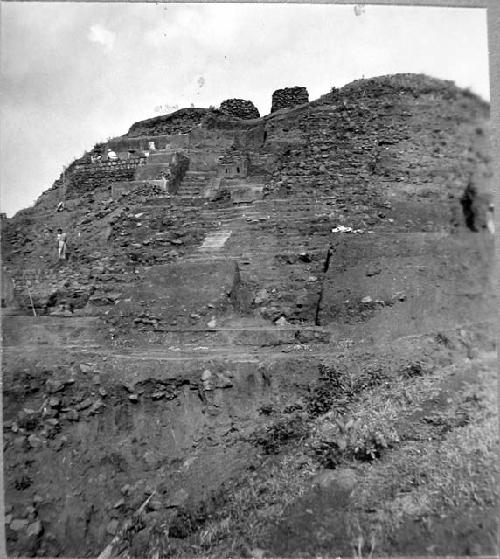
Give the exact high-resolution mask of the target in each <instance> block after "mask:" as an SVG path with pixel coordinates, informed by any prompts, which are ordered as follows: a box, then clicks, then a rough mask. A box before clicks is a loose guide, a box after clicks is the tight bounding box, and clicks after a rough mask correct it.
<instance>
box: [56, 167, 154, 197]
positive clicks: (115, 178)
mask: <svg viewBox="0 0 500 559" xmlns="http://www.w3.org/2000/svg"><path fill="white" fill-rule="evenodd" d="M145 161H146V158H145V157H134V158H131V159H127V160H124V161H100V162H96V163H76V164H75V165H74V166H73V167H72V169H71V171H69V172H67V173H66V177H65V179H66V196H67V197H68V198H74V197H76V196H80V195H81V194H82V193H84V192H91V191H93V190H95V189H97V188H101V187H103V186H106V185H107V184H110V183H111V182H119V181H130V180H133V179H134V173H135V170H136V168H137V167H138V166H139V165H143V164H144V163H145ZM61 186H62V177H61V178H59V179H58V180H57V181H56V182H55V183H54V187H56V188H60V187H61Z"/></svg>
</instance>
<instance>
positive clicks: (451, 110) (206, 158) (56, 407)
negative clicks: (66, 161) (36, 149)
mask: <svg viewBox="0 0 500 559" xmlns="http://www.w3.org/2000/svg"><path fill="white" fill-rule="evenodd" d="M272 101H273V103H272V109H271V113H270V114H268V115H264V116H262V117H261V116H259V113H258V111H257V109H256V108H255V107H254V105H253V103H252V102H251V101H247V100H242V99H229V100H227V101H225V102H223V103H222V104H221V106H220V108H218V109H214V108H186V109H180V110H178V111H175V112H173V113H171V114H168V115H162V116H157V117H154V118H150V119H148V120H145V121H142V122H136V123H134V124H133V125H132V126H131V127H130V128H129V130H128V132H126V133H125V134H123V135H121V136H118V137H115V138H111V139H109V140H108V141H107V142H104V143H100V144H96V145H95V146H94V147H93V148H92V149H90V150H89V151H88V152H87V153H85V154H84V155H83V156H82V157H81V158H79V159H77V160H76V161H73V162H72V163H71V164H70V165H69V166H68V167H67V168H66V170H65V172H64V174H62V175H61V177H60V178H58V179H57V180H56V181H55V182H54V184H53V185H52V187H51V188H49V189H48V190H46V191H45V192H44V193H43V194H42V195H41V196H40V198H39V199H38V200H37V202H36V203H35V204H34V206H33V207H31V208H27V209H25V210H22V211H20V212H18V213H17V214H16V215H15V216H14V217H13V218H10V219H1V225H2V257H3V262H2V311H3V314H4V324H3V334H4V347H3V386H4V393H3V402H4V404H3V409H4V479H5V502H6V509H5V512H6V538H7V547H8V550H9V552H10V553H12V554H13V555H24V556H77V555H79V554H80V555H81V554H85V555H86V556H99V554H100V553H102V552H104V555H105V556H106V557H108V558H110V559H111V558H115V559H118V557H122V558H123V557H125V556H127V557H161V556H177V557H181V556H199V557H201V556H209V555H210V556H214V557H216V556H230V555H231V556H256V555H257V551H256V550H258V553H261V552H262V553H261V554H263V553H266V554H268V555H269V556H299V555H301V556H302V555H304V556H305V555H307V554H314V555H318V556H319V555H327V554H328V555H332V556H349V555H351V554H352V550H353V549H356V550H358V547H355V544H356V545H357V543H356V542H359V539H358V540H353V539H352V538H353V537H354V536H352V535H353V534H354V535H355V536H356V537H358V535H359V532H358V531H356V530H359V529H360V526H361V528H362V529H363V530H365V532H364V538H365V541H368V539H369V538H368V534H376V537H377V539H376V546H377V547H376V548H375V552H378V553H380V554H381V555H408V554H412V553H413V554H419V555H425V554H427V553H432V554H436V555H443V556H444V555H449V556H455V555H468V554H470V552H471V550H475V551H474V552H476V551H477V553H478V554H483V555H491V554H492V553H493V551H494V550H493V551H492V549H491V546H490V542H491V541H493V540H492V537H491V534H492V524H491V522H489V520H488V519H490V520H491V518H493V512H492V511H493V509H494V508H496V506H495V503H493V501H494V499H493V497H492V495H493V494H494V491H495V489H494V487H493V484H494V481H495V480H494V479H493V478H494V476H493V475H491V472H492V471H493V470H494V467H495V466H494V464H496V459H497V457H496V455H495V457H494V458H495V460H493V458H492V455H493V454H494V453H493V451H492V450H491V449H493V448H494V444H495V443H494V441H492V440H490V439H491V437H493V436H494V434H495V430H494V428H493V427H492V425H491V424H490V423H488V422H491V421H493V419H494V413H491V414H490V413H489V412H488V413H485V410H487V409H490V408H491V405H490V404H491V402H490V401H489V400H487V399H488V398H491V396H490V395H491V394H492V393H493V391H492V390H491V389H489V388H488V385H487V384H486V383H487V382H490V378H491V377H492V375H493V371H494V369H493V368H492V362H493V357H492V356H493V352H494V345H493V340H494V336H493V334H492V332H493V331H494V325H495V323H496V321H495V317H494V309H495V308H496V305H495V304H494V290H493V288H492V285H491V280H490V271H491V268H492V254H493V253H492V249H493V235H491V231H493V224H492V214H493V212H492V206H491V202H492V200H491V195H490V193H489V192H490V190H491V185H490V182H491V176H492V173H491V154H490V145H489V135H488V130H489V106H488V104H487V103H485V102H484V101H482V100H481V99H479V98H478V97H476V96H475V95H473V94H471V93H470V92H468V91H466V90H462V89H459V88H457V87H455V85H454V84H453V83H450V82H447V81H442V80H437V79H434V78H430V77H427V76H424V75H415V74H397V75H394V76H381V77H378V78H372V79H367V80H358V81H355V82H353V83H351V84H348V85H346V86H344V87H342V88H339V89H333V88H332V90H331V91H330V92H328V93H326V94H325V95H323V96H322V97H320V98H319V99H316V100H312V101H310V102H309V99H308V93H307V90H306V89H305V88H301V87H292V88H285V89H281V90H278V91H276V92H275V93H274V94H273V96H272ZM110 152H113V153H114V154H115V155H114V156H113V158H110V157H109V156H108V154H109V153H110ZM471 184H473V187H472V186H470V185H471ZM61 202H64V203H63V204H62V205H61V204H60V203H61ZM58 208H59V210H60V211H57V210H58ZM58 229H61V230H62V231H64V233H65V234H66V235H67V254H66V259H64V260H61V261H58V256H57V245H56V243H55V239H56V235H57V230H58ZM472 384H473V385H472ZM488 406H490V407H488ZM464 441H465V442H464ZM457 448H458V449H459V452H457ZM457 456H459V459H457ZM442 472H446V475H443V474H442ZM448 472H453V475H452V476H451V477H450V476H449V475H448ZM471 472H472V474H471ZM361 480H362V481H363V483H361V482H360V481H361ZM419 480H420V481H419ZM422 480H425V483H423V482H422ZM471 480H473V483H474V484H476V485H474V487H473V489H474V490H472V489H471V490H470V491H469V490H468V489H467V490H466V491H463V492H459V491H456V487H459V486H460V487H467V488H468V487H469V486H470V483H471ZM477 480H482V481H481V482H479V481H477ZM488 484H490V485H488ZM471 487H472V486H471ZM361 489H362V490H361ZM381 495H382V497H381ZM450 495H453V499H455V500H456V502H451V501H452V500H451V499H449V496H450ZM346 510H348V511H349V514H346ZM304 511H306V512H307V514H305V513H304ZM309 511H311V512H309ZM373 511H375V512H373ZM402 511H404V514H403V512H402ZM464 511H466V512H464ZM351 513H352V514H351ZM466 513H467V514H466ZM352 518H355V519H357V520H359V523H358V525H354V524H353V525H351V524H349V522H350V521H351V520H352ZM423 519H425V522H424V521H423ZM430 525H432V526H433V527H434V528H435V531H434V532H432V533H431V532H428V531H426V530H427V528H426V527H427V526H430ZM249 526H252V530H253V531H252V532H251V533H248V527H249ZM443 534H444V535H443ZM447 534H452V536H448V535H447ZM457 534H458V535H457ZM470 534H475V535H474V538H476V534H477V539H474V541H473V542H472V543H471V541H470V538H471V536H470ZM409 542H411V543H409ZM472 545H475V546H476V547H471V546H472ZM489 546H490V547H489ZM359 549H361V548H359ZM262 550H264V551H262ZM371 551H373V549H372V550H371ZM371 551H370V549H369V548H368V547H366V546H365V547H363V548H362V549H361V551H360V554H361V552H365V553H366V555H369V554H370V553H371ZM104 555H103V556H104Z"/></svg>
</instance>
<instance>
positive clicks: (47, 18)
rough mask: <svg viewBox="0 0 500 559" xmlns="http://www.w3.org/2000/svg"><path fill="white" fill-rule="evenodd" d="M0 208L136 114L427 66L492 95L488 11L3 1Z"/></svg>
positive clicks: (23, 197)
mask: <svg viewBox="0 0 500 559" xmlns="http://www.w3.org/2000/svg"><path fill="white" fill-rule="evenodd" d="M1 10H2V13H1V16H2V17H1V74H2V76H1V77H2V80H1V93H2V115H1V126H2V129H1V132H2V133H1V152H0V153H1V194H2V196H1V207H2V211H5V212H7V214H8V215H9V216H11V215H12V214H13V213H15V212H16V211H18V210H19V209H21V208H24V207H27V206H29V205H31V204H32V203H33V201H34V200H35V199H36V198H37V197H38V196H39V195H40V194H41V193H42V192H43V191H44V190H46V189H47V188H49V187H50V186H51V184H52V182H53V181H54V180H55V179H56V178H57V177H58V175H59V173H60V172H61V170H62V166H63V165H67V164H69V163H70V162H71V161H72V160H73V159H74V158H76V157H80V156H81V155H82V154H83V152H84V151H85V150H88V149H90V148H92V146H93V145H94V143H96V142H97V141H102V140H105V139H107V138H108V137H112V136H116V135H120V134H123V133H125V132H126V131H127V130H128V128H129V127H130V125H131V124H132V123H133V122H135V121H138V120H143V119H146V118H150V117H152V116H155V115H159V114H165V113H169V112H172V111H173V110H175V109H176V108H181V107H186V106H187V107H189V106H191V103H193V104H194V106H196V107H208V106H210V105H214V106H218V105H219V104H220V102H221V101H223V100H224V99H228V98H232V97H238V98H243V99H250V100H252V101H253V102H254V104H255V105H256V106H257V107H258V109H259V110H260V113H261V115H264V114H268V113H269V111H270V106H271V96H272V93H273V91H274V90H275V89H278V88H281V87H287V86H296V85H298V86H305V87H307V89H308V91H309V98H310V99H311V100H312V99H315V98H317V97H319V96H320V95H322V94H324V93H327V92H328V91H329V90H330V88H331V87H332V86H336V87H339V86H342V85H344V84H346V83H348V82H350V81H352V80H355V79H358V78H361V77H363V76H365V77H367V78H368V77H372V76H377V75H382V74H390V73H396V72H424V73H427V74H430V75H432V76H435V77H439V78H443V79H451V80H455V82H456V83H457V85H459V86H462V87H470V88H471V89H472V90H473V91H475V92H476V93H479V94H480V95H481V96H482V97H483V98H485V99H488V100H489V80H488V50H487V24H486V10H482V9H473V8H468V9H467V8H465V9H456V8H425V7H421V8H413V7H402V6H371V5H366V6H365V8H364V11H363V10H359V9H357V10H355V8H354V5H352V6H341V5H332V4H329V5H328V4H327V5H325V4H322V5H298V4H291V5H287V4H268V5H266V4H130V3H124V4H117V3H113V4H106V3H98V4H97V3H96V4H92V3H66V2H65V3H52V2H51V3H31V2H29V3H20V2H19V3H18V2H13V3H10V2H9V3H5V2H2V4H1Z"/></svg>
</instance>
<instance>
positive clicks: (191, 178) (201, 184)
mask: <svg viewBox="0 0 500 559" xmlns="http://www.w3.org/2000/svg"><path fill="white" fill-rule="evenodd" d="M216 175H217V173H216V172H215V171H187V172H186V174H185V175H184V178H183V180H182V182H181V185H180V187H179V190H178V191H177V195H178V196H182V197H188V198H197V197H202V196H204V194H205V190H206V189H207V188H208V187H209V186H210V183H211V181H213V180H214V179H215V177H216Z"/></svg>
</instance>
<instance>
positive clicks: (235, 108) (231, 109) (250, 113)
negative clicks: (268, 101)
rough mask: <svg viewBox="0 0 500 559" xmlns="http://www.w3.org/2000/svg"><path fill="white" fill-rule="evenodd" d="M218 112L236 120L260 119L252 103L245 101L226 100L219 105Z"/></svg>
mask: <svg viewBox="0 0 500 559" xmlns="http://www.w3.org/2000/svg"><path fill="white" fill-rule="evenodd" d="M219 110H220V111H221V112H222V113H224V114H227V115H229V116H235V117H237V118H243V119H251V118H260V113H259V110H258V109H257V107H255V105H254V104H253V103H252V101H245V100H244V99H227V100H226V101H223V102H222V103H221V104H220V107H219Z"/></svg>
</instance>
